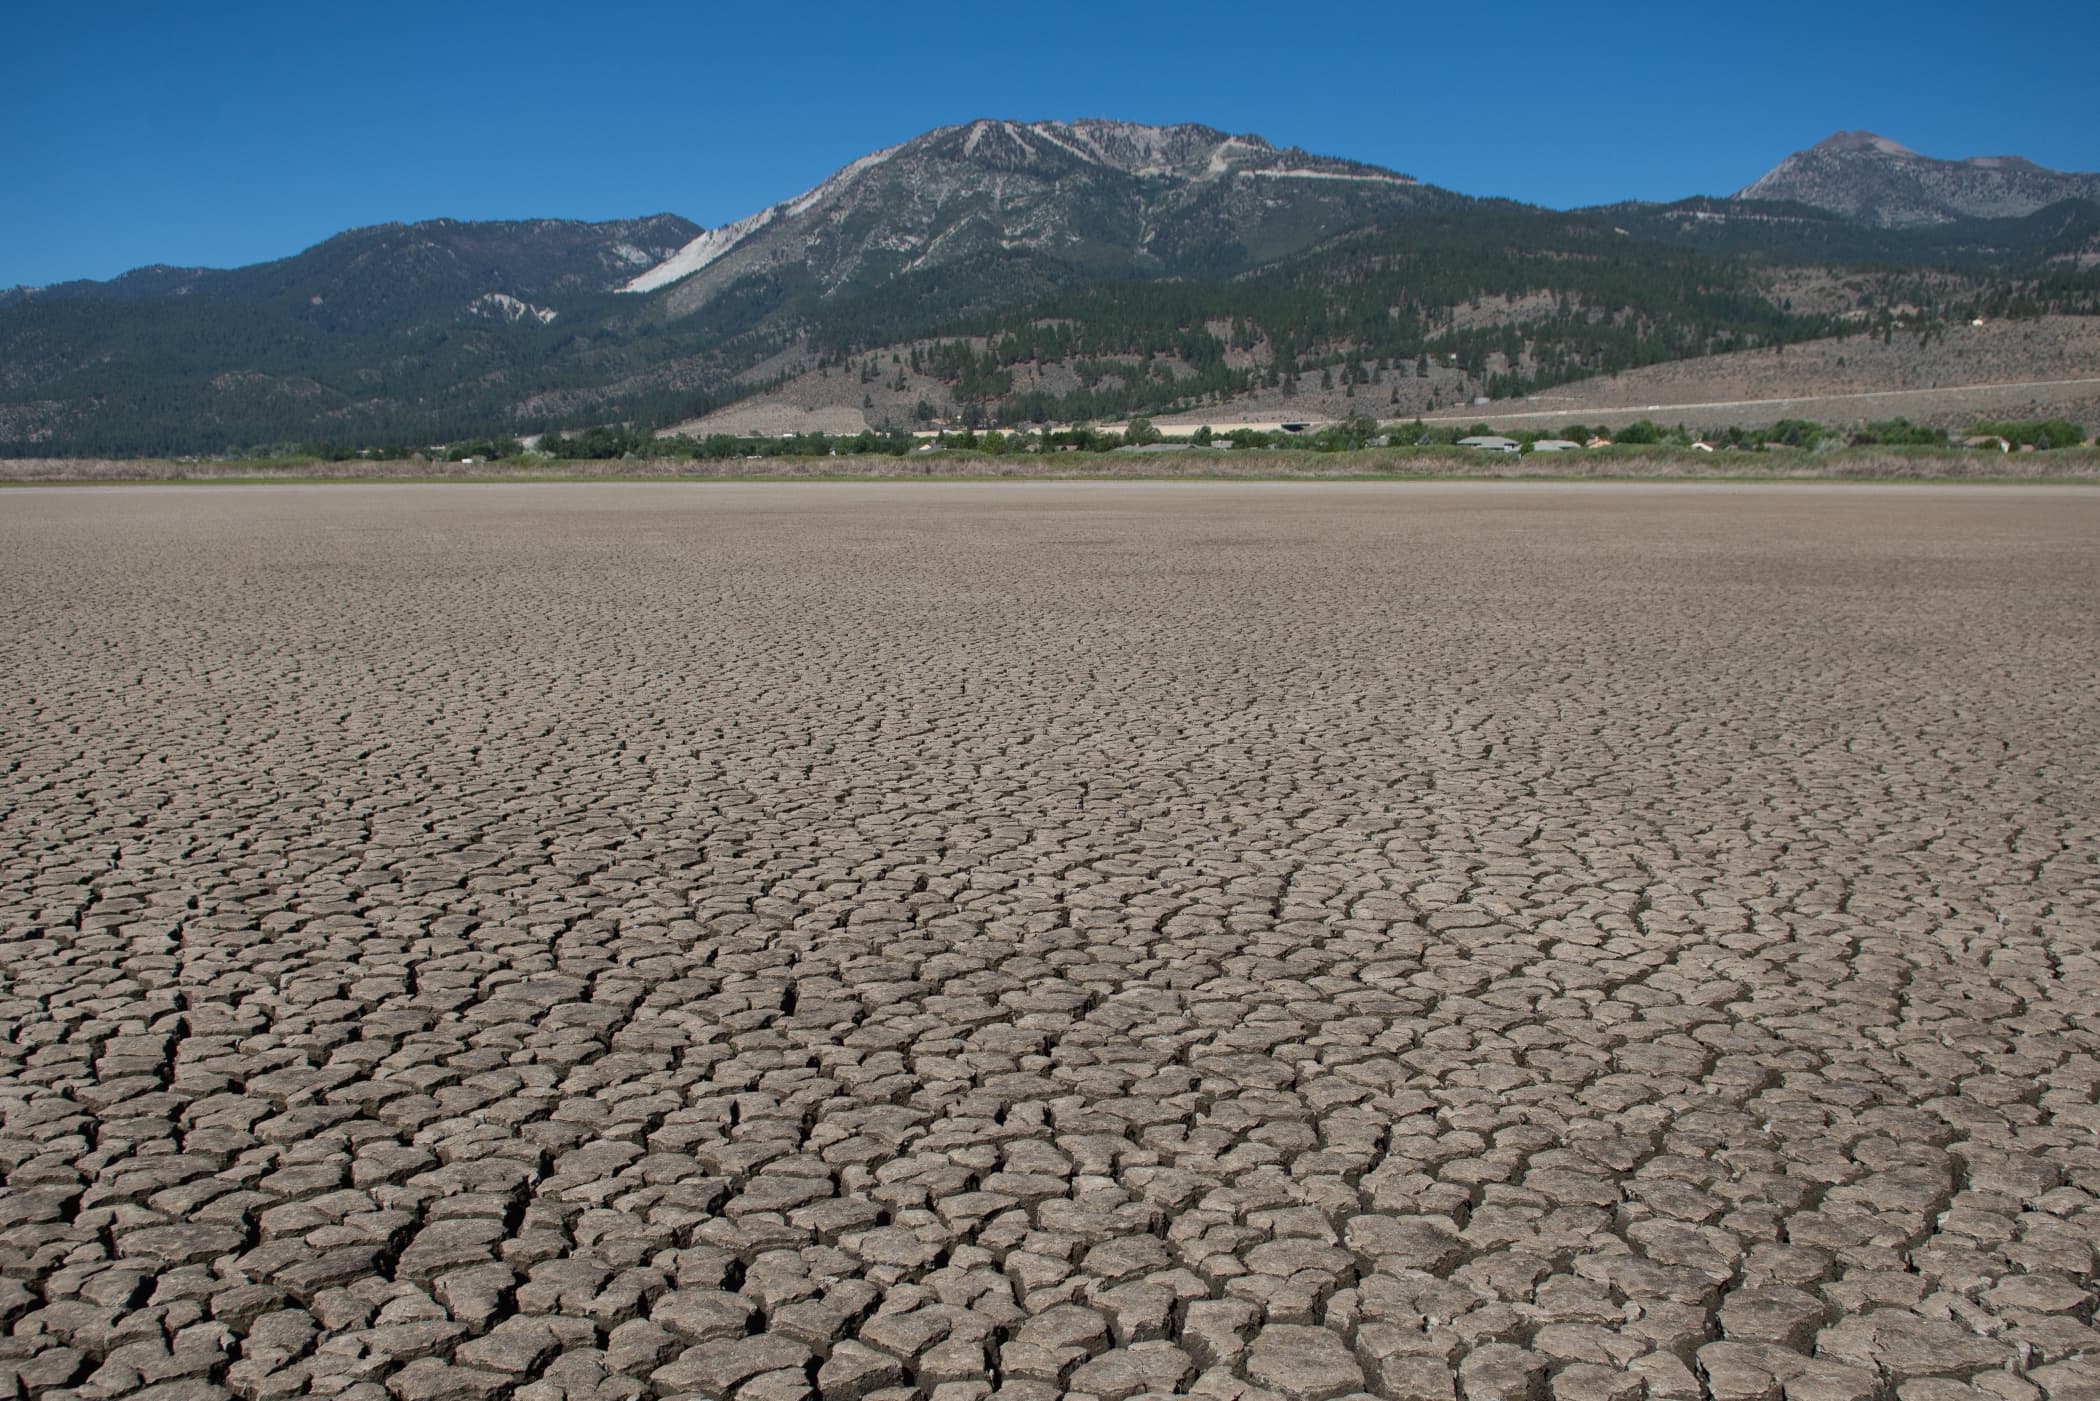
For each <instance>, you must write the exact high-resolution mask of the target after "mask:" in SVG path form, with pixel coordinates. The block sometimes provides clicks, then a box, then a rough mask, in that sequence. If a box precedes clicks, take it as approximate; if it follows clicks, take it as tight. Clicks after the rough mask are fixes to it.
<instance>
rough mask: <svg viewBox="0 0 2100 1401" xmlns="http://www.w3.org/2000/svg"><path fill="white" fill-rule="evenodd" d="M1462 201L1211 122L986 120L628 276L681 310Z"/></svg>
mask: <svg viewBox="0 0 2100 1401" xmlns="http://www.w3.org/2000/svg"><path fill="white" fill-rule="evenodd" d="M1461 202H1463V199H1462V197H1460V196H1456V195H1453V194H1451V193H1449V192H1448V191H1443V190H1438V189H1436V188H1435V187H1433V186H1425V185H1422V184H1420V183H1418V182H1417V181H1415V180H1414V179H1413V178H1412V177H1410V176H1406V175H1402V174H1399V173H1397V172H1394V171H1390V170H1384V169H1381V168H1380V167H1377V166H1373V165H1365V164H1362V163H1360V162H1356V161H1347V160H1337V159H1333V158H1330V157H1325V156H1315V155H1311V154H1309V153H1307V152H1304V151H1300V150H1297V149H1279V148H1277V147H1275V146H1272V145H1271V144H1270V143H1269V142H1267V141H1265V140H1263V139H1262V138H1261V137H1259V136H1252V135H1243V136H1234V135H1230V134H1228V133H1226V132H1223V131H1219V130H1217V129H1215V128H1212V127H1207V126H1198V125H1189V124H1184V125H1178V126H1165V127H1154V126H1142V125H1139V124H1137V123H1134V122H1112V121H1080V122H1029V123H1022V122H1010V121H992V120H984V121H974V122H968V123H965V124H962V125H958V126H948V127H942V128H939V129H938V130H935V131H931V132H928V133H927V134H926V135H924V136H921V137H918V138H917V139H915V140H912V141H908V142H905V143H904V144H903V145H900V146H893V147H891V148H889V149H887V150H883V151H877V152H875V153H873V154H871V155H868V156H864V157H862V158H861V159H859V160H856V161H854V162H853V163H852V164H850V165H848V166H846V167H845V168H844V169H842V170H840V171H839V172H838V173H837V174H836V175H833V176H832V177H831V178H830V179H828V180H826V181H824V182H823V183H822V184H820V185H818V186H817V187H816V188H814V189H812V190H809V191H806V192H805V193H803V194H801V195H798V196H796V197H795V198H793V199H790V200H785V201H783V202H781V203H779V204H776V205H773V206H771V207H770V208H767V209H764V210H761V211H760V212H759V213H757V214H754V215H752V216H750V217H749V218H746V219H742V220H739V221H737V222H736V223H733V224H728V225H725V226H723V227H722V228H718V229H710V230H707V231H706V232H704V233H702V234H700V235H698V236H697V237H696V238H694V239H693V240H692V242H690V243H688V244H687V245H686V246H685V247H684V248H683V249H681V250H680V251H679V252H678V253H676V254H674V255H673V256H672V257H670V258H668V259H666V260H665V261H664V262H663V263H662V264H660V265H658V266H656V267H653V268H651V269H649V270H648V271H647V272H644V273H642V274H641V275H639V276H637V277H636V278H635V279H634V280H633V281H631V282H629V283H628V284H627V287H626V290H628V291H630V292H652V291H656V290H658V289H660V288H666V287H668V288H670V289H671V290H670V291H669V293H668V294H667V295H666V297H665V308H666V310H667V312H668V313H669V314H671V315H674V316H676V315H683V314H687V313H690V312H692V311H694V310H697V309H698V308H700V307H702V306H704V305H706V304H707V303H708V302H710V301H712V300H713V299H715V298H716V297H718V296H720V295H722V294H723V293H724V292H725V291H727V290H729V289H730V288H732V287H734V286H735V285H736V284H737V283H738V282H739V281H740V280H743V279H748V278H751V277H753V276H774V277H779V278H783V279H787V280H788V281H790V282H793V283H799V284H803V285H808V286H813V287H814V288H816V289H817V290H818V291H820V292H822V293H824V294H826V295H830V294H835V293H837V292H839V291H841V290H843V289H847V288H852V287H870V286H877V285H880V284H882V283H885V282H888V281H890V280H892V279H895V278H897V277H900V276H905V275H909V274H913V273H919V272H923V271H925V270H927V269H930V268H936V267H942V266H953V265H956V264H961V263H964V262H967V261H970V260H973V259H981V258H985V257H988V256H990V257H996V256H999V255H1011V254H1014V253H1017V252H1018V253H1033V254H1039V255H1045V256H1049V257H1053V258H1055V259H1057V260H1058V261H1059V262H1061V263H1066V264H1071V265H1074V266H1077V267H1082V268H1089V269H1093V270H1095V271H1097V272H1101V273H1105V274H1112V275H1119V276H1127V275H1132V274H1145V273H1151V274H1167V273H1192V272H1214V271H1218V270H1227V269H1232V268H1237V267H1240V266H1244V265H1246V264H1249V263H1253V262H1260V261H1265V260H1267V259H1270V258H1275V257H1278V256H1281V255H1283V254H1285V253H1290V252H1294V251H1296V250H1298V249H1301V248H1304V247H1306V246H1308V245H1310V244H1311V243H1313V242H1316V241H1317V240H1319V239H1320V238H1323V237H1326V236H1328V235H1331V234H1334V233H1338V232H1341V231H1342V230H1344V229H1349V228H1355V227H1358V226H1360V225H1362V224H1365V223H1368V222H1371V221H1373V220H1375V219H1377V218H1380V217H1385V216H1390V215H1393V214H1396V213H1401V212H1407V211H1412V210H1419V209H1422V208H1425V207H1438V206H1445V205H1451V204H1456V203H1461Z"/></svg>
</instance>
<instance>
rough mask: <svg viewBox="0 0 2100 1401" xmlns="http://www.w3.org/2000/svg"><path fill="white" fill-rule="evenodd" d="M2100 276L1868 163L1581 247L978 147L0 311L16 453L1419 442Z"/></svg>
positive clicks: (1300, 192)
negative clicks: (791, 392)
mask: <svg viewBox="0 0 2100 1401" xmlns="http://www.w3.org/2000/svg"><path fill="white" fill-rule="evenodd" d="M2096 253H2100V176H2094V175H2080V174H2066V173H2062V172H2056V171H2048V170H2044V169H2042V168H2041V167H2039V166H2035V165H2033V164H2031V163H2029V162H2025V161H2022V160H2019V159H2018V158H2014V157H1994V158H1980V159H1974V160H1967V161H1938V160H1932V159H1929V158H1927V157H1923V156H1920V155H1918V154H1916V153H1915V152H1912V151H1910V150H1909V149H1908V148H1906V147H1903V146H1901V145H1899V144H1897V143H1896V142H1893V141H1889V140H1887V139H1885V138H1881V137H1877V136H1874V135H1872V134H1871V133H1863V132H1849V133H1840V134H1839V135H1837V136H1834V137H1832V138H1831V139H1830V140H1828V141H1825V142H1822V143H1820V144H1819V145H1817V146H1816V147H1813V148H1811V149H1810V150H1807V151H1803V152H1799V153H1796V154H1795V155H1792V156H1789V157H1787V158H1786V159H1785V160H1784V161H1782V162H1781V163H1780V164H1779V165H1778V166H1777V167H1775V168H1774V169H1773V170H1772V172H1771V173H1769V174H1768V175H1766V176H1765V177H1763V178H1762V179H1760V180H1758V181H1756V182H1755V183H1753V184H1752V185H1750V186H1749V187H1747V188H1746V189H1744V190H1742V191H1740V192H1739V193H1738V194H1736V195H1734V196H1729V197H1725V198H1718V199H1716V198H1700V199H1694V200H1687V201H1680V202H1678V203H1675V204H1619V205H1611V206H1600V207H1597V208H1593V209H1589V210H1577V211H1572V212H1565V213H1563V212H1556V211H1550V210H1543V209H1537V208H1533V207H1530V206H1524V205H1520V204H1516V203H1513V202H1510V201H1504V200H1492V199H1481V198H1476V197H1472V196H1468V195H1463V194H1459V193H1457V192H1454V191H1450V190H1445V189H1440V188H1438V187H1435V186H1432V185H1427V184H1424V183H1422V182H1420V181H1417V180H1415V179H1414V178H1412V177H1410V176H1408V175H1405V174H1402V173H1400V172H1397V171H1392V170H1387V169H1383V168H1381V167H1378V166H1375V165H1368V164H1364V163H1361V162H1356V161H1350V160H1344V159H1339V158H1334V157H1326V156H1316V155H1312V154H1309V153H1307V152H1304V151H1300V150H1296V149H1293V148H1278V147H1276V146H1273V145H1271V144H1270V143H1269V142H1267V141H1265V140H1263V139H1262V138H1260V137H1258V136H1253V135H1244V134H1243V135H1234V134H1230V133H1227V132H1224V131H1220V130H1217V129H1214V128H1211V127H1206V126H1199V125H1178V126H1164V127H1155V126H1143V125H1137V124H1133V123H1126V122H1113V121H1079V122H1069V123H1066V122H1025V123H1024V122H1014V121H1000V120H989V119H987V120H981V121H974V122H969V123H964V124H961V125H957V126H951V127H943V128H940V129H938V130H936V131H932V132H929V133H927V134H926V135H924V136H921V137H918V138H917V139H915V140H912V141H909V142H906V143H904V144H902V145H899V146H895V147H891V148H889V149H886V150H882V151H877V152H874V153H872V154H870V155H867V156H864V157H862V158H861V159H859V160H856V161H854V162H853V163H852V164H850V165H848V166H846V167H845V168H844V169H842V170H840V171H839V172H838V173H837V174H835V175H833V176H832V177H831V178H830V179H828V180H826V181H824V182H823V183H821V184H820V185H818V186H816V187H815V188H814V189H811V190H809V191H807V192H806V193H804V194H802V195H799V196H796V197H795V198H792V199H789V200H785V201H783V202H781V203H779V204H776V205H773V206H771V207H769V208H767V209H764V210H761V211H759V212H757V213H755V214H753V215H751V216H749V217H747V218H744V219H741V220H738V221H736V222H734V223H731V224H728V225H725V226H722V227H720V228H715V229H703V228H701V227H700V226H698V225H696V224H693V223H690V222H688V221H686V220H684V219H681V218H678V217H676V216H673V215H669V214H661V215H656V216H654V217H650V218H644V219H631V220H618V221H612V222H607V223H595V224H592V223H580V222H575V221H567V220H552V219H547V220H531V221H523V222H515V223H468V222H459V221H452V220H437V221H432V222H426V223H419V224H413V225H401V224H390V225H382V226H378V227H374V228H366V229H358V230H353V231H350V232H347V233H344V234H341V235H339V236H337V237H335V238H332V239H329V240H327V241H326V242H324V243H321V244H319V245H316V246H315V247H313V248H310V249H308V250H306V251H305V252H303V253H300V254H297V255H295V256H292V257H289V258H285V259H281V260H278V261H275V262H270V263H264V264H258V265H255V266H252V267H245V268H237V269H232V270H225V271H219V270H210V269H200V268H171V267H149V268H141V269H139V270H137V271H134V272H131V273H127V274H125V275H123V276H122V277H118V278H115V279H112V280H110V281H108V282H73V283H65V284H60V285H56V286H52V287H45V288H38V289H28V288H17V289H13V290H11V291H8V292H0V454H7V455H28V454H48V453H90V452H92V453H115V454H130V453H182V452H223V451H230V450H237V449H244V448H251V447H255V446H258V445H266V444H290V443H302V442H306V443H311V442H331V443H335V444H347V445H365V446H401V445H408V444H416V443H423V442H429V441H433V440H451V439H456V438H459V437H463V436H470V435H477V434H480V435H496V434H514V433H526V432H532V431H538V430H541V429H545V428H550V427H577V426H583V425H589V424H597V423H608V422H618V423H622V424H628V425H634V426H639V427H643V428H648V427H657V426H662V425H665V424H670V423H675V422H680V421H686V420H692V419H696V418H699V417H701V416H703V415H705V414H706V413H707V412H709V411H710V410H713V409H717V408H720V407H722V406H723V405H726V404H729V403H732V402H735V401H736V400H738V399H741V398H744V397H747V396H749V395H752V394H754V393H759V392H764V391H767V390H770V389H774V388H777V387H778V386H780V385H781V384H783V383H788V382H795V381H798V380H802V379H807V378H808V377H811V376H821V377H823V378H824V379H826V380H827V381H828V380H829V379H830V378H831V376H833V375H834V374H837V375H838V376H839V377H840V378H841V380H842V381H843V380H844V379H845V378H846V376H848V375H849V374H850V375H851V377H852V383H853V385H854V387H855V388H857V389H859V391H860V393H859V401H860V403H859V408H858V410H852V409H851V402H850V401H851V397H852V396H850V395H847V394H844V393H839V394H834V395H833V397H834V398H835V399H837V400H838V402H839V403H840V404H841V405H844V406H846V407H847V408H848V409H849V410H850V411H852V412H858V413H860V414H861V415H862V418H863V421H866V422H869V423H879V422H884V421H888V422H892V423H894V422H896V421H898V420H899V419H900V418H901V417H905V416H917V417H919V418H926V417H929V416H932V415H940V416H943V417H946V416H948V415H951V414H964V415H967V416H971V417H974V418H982V419H998V418H1002V417H1004V418H1012V417H1015V416H1016V415H1020V414H1026V415H1027V416H1029V417H1033V418H1043V417H1064V416H1092V415H1093V414H1094V413H1116V412H1129V411H1156V410H1160V409H1165V408H1170V407H1174V406H1179V405H1183V404H1185V403H1186V402H1187V401H1189V400H1190V399H1191V398H1194V399H1196V400H1197V401H1198V402H1220V403H1222V402H1225V401H1227V400H1229V399H1230V398H1232V397H1234V396H1237V395H1243V394H1246V393H1249V392H1253V391H1258V390H1261V389H1264V388H1267V389H1281V390H1285V391H1286V392H1287V390H1288V387H1289V386H1290V385H1291V384H1294V383H1295V381H1296V379H1297V378H1298V376H1300V375H1303V374H1312V373H1318V374H1321V375H1322V377H1323V379H1324V380H1325V381H1327V382H1332V380H1333V376H1334V375H1335V374H1336V373H1337V372H1339V373H1341V374H1343V375H1344V376H1345V377H1347V378H1348V382H1349V383H1350V384H1351V385H1354V384H1355V383H1357V382H1358V381H1357V379H1356V378H1355V377H1356V376H1358V375H1359V374H1364V375H1369V374H1373V373H1375V374H1376V375H1377V376H1378V379H1379V382H1380V383H1381V384H1383V383H1384V378H1385V375H1386V373H1387V371H1388V370H1390V369H1391V368H1392V367H1393V366H1394V365H1395V364H1396V363H1403V364H1404V363H1405V362H1407V361H1414V362H1415V365H1416V368H1417V370H1418V371H1419V372H1418V373H1416V374H1414V375H1412V376H1410V378H1411V379H1413V380H1415V381H1419V383H1414V384H1410V385H1409V386H1408V393H1407V395H1406V396H1404V397H1403V395H1402V394H1401V391H1400V387H1399V386H1397V385H1395V386H1394V387H1393V388H1392V392H1391V394H1390V396H1389V404H1390V406H1391V407H1393V408H1394V409H1396V410H1404V409H1406V408H1409V407H1419V405H1417V404H1414V403H1413V402H1412V401H1413V400H1415V399H1417V398H1419V397H1420V395H1422V394H1425V393H1426V394H1428V395H1430V396H1431V398H1432V399H1434V398H1436V397H1439V396H1443V395H1447V394H1448V395H1451V396H1464V395H1466V394H1467V392H1468V391H1488V392H1494V391H1505V392H1506V391H1513V390H1522V389H1525V388H1529V387H1535V386H1537V385H1539V384H1542V383H1551V382H1559V381H1562V380H1565V379H1570V378H1576V377H1580V376H1582V375H1585V374H1594V373H1609V372H1611V371H1613V370H1615V369H1620V368H1626V367H1629V366H1632V365H1637V364H1647V363H1654V362H1656V361H1657V360H1663V359H1670V358H1676V357H1680V356H1684V355H1697V354H1704V353H1708V352H1711V351H1714V350H1718V349H1730V348H1741V347H1743V346H1746V345H1758V344H1770V343H1773V342H1775V341H1776V342H1778V343H1780V344H1784V343H1785V342H1786V341H1787V340H1790V339H1802V338H1806V337H1809V336H1813V335H1817V334H1827V333H1829V332H1830V331H1831V330H1833V329H1838V328H1841V327H1842V326H1843V325H1844V324H1845V322H1846V320H1847V318H1849V319H1851V320H1853V321H1857V320H1859V319H1861V317H1862V316H1864V317H1866V318H1868V319H1871V318H1873V317H1874V316H1876V315H1877V314H1879V315H1882V316H1884V317H1886V316H1889V315H1893V314H1894V312H1893V309H1894V308H1895V307H1896V306H1898V305H1899V304H1900V305H1905V306H1910V307H1912V309H1913V311H1915V310H1916V309H1917V303H1918V299H1919V297H1920V296H1923V297H1924V298H1925V299H1926V302H1927V303H1929V305H1930V307H1931V308H1933V309H1934V311H1935V314H1937V313H1938V311H1941V310H1944V309H1945V308H1947V307H1952V306H1954V305H1956V304H1957V303H1958V304H1960V305H1962V306H1964V307H1966V306H1967V305H1968V304H1969V303H1971V302H1974V303H1975V304H1977V305H1978V306H1981V305H1984V304H1985V303H1987V302H1989V303H1991V304H1992V305H1994V306H1996V307H1998V308H1999V309H2003V308H2005V307H2007V306H2017V307H2020V308H2026V309H2039V310H2069V311H2080V310H2086V309H2095V310H2100V302H2096V288H2095V281H2096V277H2095V274H2094V272H2093V265H2094V262H2095V261H2096V258H2095V255H2096ZM1861 267H1869V268H1873V269H1876V270H1877V271H1876V273H1875V277H1876V279H1877V281H1876V286H1877V288H1878V289H1879V290H1878V291H1877V292H1876V293H1875V294H1874V296H1876V297H1879V299H1880V300H1879V302H1878V303H1877V302H1875V301H1874V300H1873V298H1871V297H1870V298H1869V302H1868V304H1867V305H1865V306H1859V305H1854V306H1850V307H1838V306H1836V305H1835V304H1833V305H1830V306H1825V307H1822V308H1820V309H1811V308H1805V307H1796V306H1794V305H1792V300H1793V299H1792V298H1791V297H1790V296H1789V295H1788V293H1787V291H1786V288H1787V287H1788V286H1790V285H1793V284H1794V283H1798V282H1800V281H1801V276H1800V275H1799V274H1801V273H1802V271H1803V270H1807V269H1822V270H1824V271H1826V272H1827V271H1828V270H1830V269H1857V268H1861ZM1993 299H1995V300H1993ZM1432 360H1433V361H1434V362H1435V363H1434V368H1433V369H1432V368H1431V361H1432ZM1367 364H1371V365H1373V366H1374V367H1375V368H1373V369H1369V370H1367V369H1366V368H1365V366H1366V365H1367ZM1365 382H1368V380H1366V381H1365ZM834 387H836V386H834ZM1205 396H1207V397H1205Z"/></svg>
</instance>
